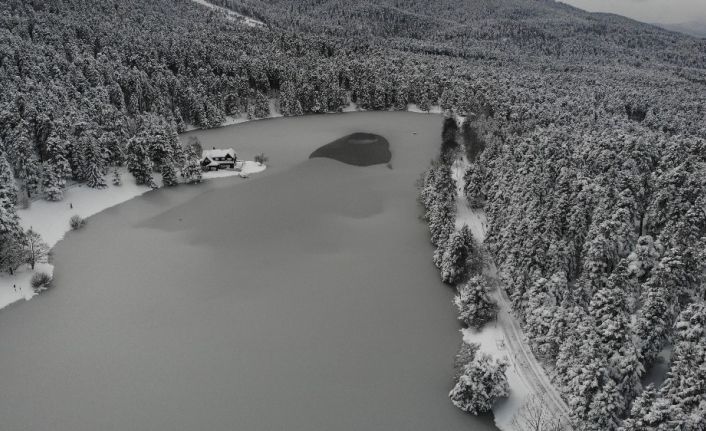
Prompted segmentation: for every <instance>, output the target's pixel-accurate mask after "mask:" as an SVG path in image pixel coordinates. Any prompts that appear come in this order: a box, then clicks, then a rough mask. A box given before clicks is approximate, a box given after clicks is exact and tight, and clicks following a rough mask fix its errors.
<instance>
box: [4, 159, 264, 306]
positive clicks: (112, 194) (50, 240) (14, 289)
mask: <svg viewBox="0 0 706 431" xmlns="http://www.w3.org/2000/svg"><path fill="white" fill-rule="evenodd" d="M265 168H266V166H265V165H260V164H258V163H255V162H253V161H246V162H245V163H244V165H243V169H242V171H241V172H236V171H232V170H220V171H213V172H204V173H203V179H205V180H208V179H211V178H223V177H230V176H236V175H240V176H248V175H250V174H254V173H258V172H262V171H264V170H265ZM120 176H121V178H122V183H123V184H122V185H121V186H114V185H113V184H112V181H111V180H112V176H111V175H108V177H107V178H106V182H107V183H108V188H107V189H103V190H98V189H92V188H90V187H87V186H86V185H82V184H77V185H75V186H73V187H69V188H67V189H66V190H65V193H64V200H62V201H59V202H49V201H45V200H37V201H34V202H32V205H31V206H30V207H29V208H28V209H20V210H18V211H17V215H18V216H19V217H20V224H21V225H22V227H23V228H24V229H29V228H30V227H31V228H32V229H34V230H35V231H37V232H38V233H39V234H40V235H41V236H42V239H44V241H45V242H46V243H47V244H48V245H49V247H54V245H55V244H56V243H57V242H59V240H61V239H62V238H63V237H64V235H65V234H66V232H68V231H69V229H70V228H69V219H70V218H71V217H72V216H74V215H79V216H81V217H83V218H87V217H90V216H92V215H93V214H97V213H99V212H101V211H103V210H105V209H107V208H110V207H112V206H114V205H118V204H120V203H123V202H125V201H127V200H130V199H132V198H134V197H136V196H139V195H141V194H143V193H146V192H148V191H150V190H151V188H149V187H147V186H138V185H136V184H135V180H134V179H133V177H132V175H130V174H129V173H128V172H127V171H126V170H125V169H123V170H121V171H120ZM155 182H156V183H157V184H158V185H159V184H161V182H162V179H161V177H160V175H157V174H156V175H155ZM53 271H54V267H53V266H52V265H51V264H49V263H41V264H38V265H36V267H35V269H34V271H32V270H31V269H30V268H29V266H28V265H23V266H21V267H20V268H19V269H18V270H17V271H16V272H15V274H14V275H13V276H10V275H8V274H4V273H0V308H4V307H6V306H7V305H9V304H12V303H13V302H15V301H19V300H20V299H25V300H29V299H30V298H32V297H33V296H34V292H33V290H32V287H31V285H30V279H31V278H32V275H33V274H34V273H36V272H46V273H48V274H52V273H53Z"/></svg>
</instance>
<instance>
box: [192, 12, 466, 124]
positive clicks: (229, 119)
mask: <svg viewBox="0 0 706 431" xmlns="http://www.w3.org/2000/svg"><path fill="white" fill-rule="evenodd" d="M194 1H196V2H198V3H205V0H200V1H199V0H194ZM341 112H366V110H365V109H363V108H361V107H360V106H358V105H357V104H356V103H354V102H348V106H345V107H344V108H343V110H342V111H341ZM407 112H415V113H418V114H437V115H438V114H443V110H442V109H441V107H440V106H439V105H434V106H432V107H431V108H429V111H422V110H421V109H419V107H418V106H417V105H415V104H414V103H410V104H408V105H407ZM331 113H332V114H336V112H331ZM282 116H283V115H282V113H281V112H280V111H279V107H278V106H277V99H270V115H268V116H267V118H279V117H282ZM465 118H466V117H463V116H461V115H456V121H458V122H459V123H462V122H463V121H464V120H465ZM257 120H265V118H248V115H247V114H246V113H242V114H239V115H236V116H232V115H227V116H226V119H225V121H224V122H223V123H221V125H220V126H217V127H225V126H232V125H233V124H240V123H247V122H248V121H257ZM199 129H201V127H199V126H195V125H193V124H187V125H186V131H187V132H190V131H192V130H199Z"/></svg>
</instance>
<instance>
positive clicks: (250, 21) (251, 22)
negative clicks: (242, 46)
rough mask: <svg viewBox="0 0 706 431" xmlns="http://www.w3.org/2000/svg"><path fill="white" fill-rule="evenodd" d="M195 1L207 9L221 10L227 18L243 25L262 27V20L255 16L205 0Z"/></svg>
mask: <svg viewBox="0 0 706 431" xmlns="http://www.w3.org/2000/svg"><path fill="white" fill-rule="evenodd" d="M194 1H195V2H196V3H198V4H200V5H203V6H206V7H207V8H209V9H213V10H217V11H221V12H223V13H225V14H226V16H227V17H228V18H230V19H231V20H233V21H242V22H243V23H244V24H245V25H248V26H250V27H263V26H264V25H265V23H264V22H262V21H258V20H256V19H255V18H250V17H249V16H245V15H243V14H241V13H238V12H236V11H234V10H230V9H228V8H224V7H221V6H216V5H215V4H213V3H209V2H208V1H206V0H194Z"/></svg>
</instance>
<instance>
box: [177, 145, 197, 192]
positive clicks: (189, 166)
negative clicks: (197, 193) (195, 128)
mask: <svg viewBox="0 0 706 431" xmlns="http://www.w3.org/2000/svg"><path fill="white" fill-rule="evenodd" d="M201 171H202V169H201V163H200V161H199V157H198V156H197V154H196V151H195V149H194V147H193V146H189V148H187V150H186V161H185V164H184V167H183V168H182V169H181V177H182V178H184V180H185V181H186V182H187V183H188V184H194V183H200V182H201V175H202V173H201Z"/></svg>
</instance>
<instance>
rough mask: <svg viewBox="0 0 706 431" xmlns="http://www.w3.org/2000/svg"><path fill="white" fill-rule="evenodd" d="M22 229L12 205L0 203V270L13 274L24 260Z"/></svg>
mask: <svg viewBox="0 0 706 431" xmlns="http://www.w3.org/2000/svg"><path fill="white" fill-rule="evenodd" d="M23 244H24V231H23V230H22V227H21V226H20V220H19V218H18V217H17V214H16V213H15V208H14V207H9V208H8V207H5V206H4V205H0V271H6V272H8V273H10V274H13V273H14V271H15V269H17V267H18V266H20V265H21V264H22V263H23V261H24V259H23V258H24V253H23Z"/></svg>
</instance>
